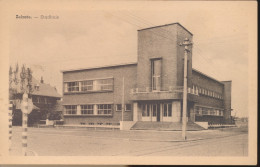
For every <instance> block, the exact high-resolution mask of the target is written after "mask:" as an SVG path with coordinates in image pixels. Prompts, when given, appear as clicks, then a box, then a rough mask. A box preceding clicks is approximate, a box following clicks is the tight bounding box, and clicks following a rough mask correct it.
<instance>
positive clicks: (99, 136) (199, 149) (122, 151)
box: [11, 127, 248, 156]
mask: <svg viewBox="0 0 260 167" xmlns="http://www.w3.org/2000/svg"><path fill="white" fill-rule="evenodd" d="M187 136H188V139H189V141H186V142H183V141H181V140H180V139H181V138H180V137H181V132H179V131H177V132H176V131H175V132H173V131H170V132H165V131H162V132H158V131H118V130H115V131H110V130H104V131H93V130H84V129H56V128H29V130H28V150H29V152H28V154H29V155H34V154H36V155H39V156H247V155H248V135H247V133H245V132H241V131H239V130H236V129H234V130H232V129H231V130H224V131H220V130H208V131H194V132H188V133H187ZM11 155H21V128H20V127H14V128H13V139H12V151H11Z"/></svg>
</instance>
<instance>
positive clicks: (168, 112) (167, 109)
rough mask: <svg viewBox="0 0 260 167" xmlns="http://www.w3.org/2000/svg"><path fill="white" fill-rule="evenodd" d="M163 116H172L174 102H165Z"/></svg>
mask: <svg viewBox="0 0 260 167" xmlns="http://www.w3.org/2000/svg"><path fill="white" fill-rule="evenodd" d="M163 116H164V117H171V116H172V104H163Z"/></svg>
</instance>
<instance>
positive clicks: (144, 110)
mask: <svg viewBox="0 0 260 167" xmlns="http://www.w3.org/2000/svg"><path fill="white" fill-rule="evenodd" d="M141 108H142V116H143V117H150V105H149V104H142V105H141Z"/></svg>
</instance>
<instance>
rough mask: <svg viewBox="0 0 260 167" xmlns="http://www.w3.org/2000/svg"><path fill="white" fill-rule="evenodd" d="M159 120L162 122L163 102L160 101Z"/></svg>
mask: <svg viewBox="0 0 260 167" xmlns="http://www.w3.org/2000/svg"><path fill="white" fill-rule="evenodd" d="M160 122H163V103H160Z"/></svg>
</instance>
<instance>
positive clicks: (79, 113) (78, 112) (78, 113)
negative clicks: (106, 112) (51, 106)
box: [77, 105, 81, 115]
mask: <svg viewBox="0 0 260 167" xmlns="http://www.w3.org/2000/svg"><path fill="white" fill-rule="evenodd" d="M77 115H81V110H80V105H77Z"/></svg>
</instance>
